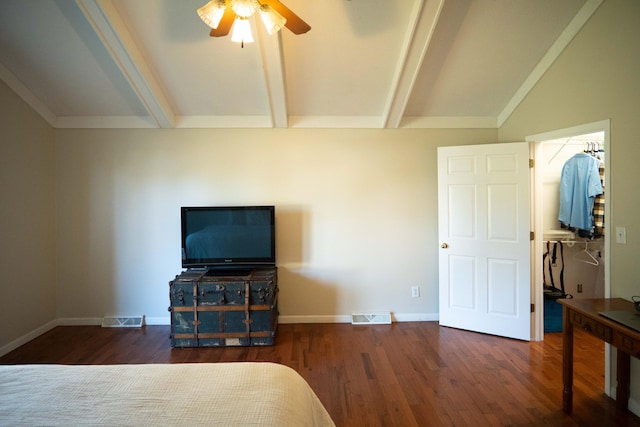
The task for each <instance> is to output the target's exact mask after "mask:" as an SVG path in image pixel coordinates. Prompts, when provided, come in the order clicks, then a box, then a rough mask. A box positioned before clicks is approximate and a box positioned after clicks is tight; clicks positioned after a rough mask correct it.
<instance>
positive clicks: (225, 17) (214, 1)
mask: <svg viewBox="0 0 640 427" xmlns="http://www.w3.org/2000/svg"><path fill="white" fill-rule="evenodd" d="M256 11H257V12H258V13H259V14H260V17H261V18H262V22H263V24H264V26H265V28H266V29H267V32H268V33H269V34H274V33H276V32H278V31H279V30H280V29H281V28H282V27H283V26H284V27H287V28H288V29H289V30H290V31H291V32H292V33H294V34H304V33H306V32H307V31H309V30H310V29H311V27H310V26H309V24H307V23H306V22H304V21H303V20H302V19H301V18H300V17H299V16H298V15H296V14H295V13H293V12H292V11H291V10H290V9H289V8H288V7H286V6H285V5H283V4H282V3H280V2H279V1H278V0H211V1H209V2H208V3H207V4H206V5H204V6H202V7H201V8H199V9H198V16H200V18H201V19H202V20H203V21H204V23H205V24H207V25H208V26H210V27H211V28H212V29H211V32H210V33H209V35H210V36H211V37H222V36H226V35H227V34H229V31H231V27H232V26H233V33H232V34H231V40H232V41H235V42H240V43H242V46H243V47H244V43H245V42H247V43H248V42H252V41H253V36H252V35H251V26H250V24H249V20H248V19H249V17H250V16H251V15H253V14H254V12H256Z"/></svg>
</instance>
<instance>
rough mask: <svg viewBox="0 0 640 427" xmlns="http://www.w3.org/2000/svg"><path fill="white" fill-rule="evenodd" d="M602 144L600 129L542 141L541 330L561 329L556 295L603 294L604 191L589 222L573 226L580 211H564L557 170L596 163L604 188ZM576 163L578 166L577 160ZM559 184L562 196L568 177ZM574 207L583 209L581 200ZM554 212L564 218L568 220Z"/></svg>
mask: <svg viewBox="0 0 640 427" xmlns="http://www.w3.org/2000/svg"><path fill="white" fill-rule="evenodd" d="M604 148H605V147H604V132H598V133H590V134H585V135H579V136H572V137H567V138H562V139H557V140H551V141H544V142H543V143H542V159H541V162H542V163H543V164H542V167H543V188H542V190H543V191H542V193H543V196H542V197H543V199H542V205H543V209H542V210H543V230H544V232H543V234H544V235H543V260H544V261H543V269H544V271H543V282H544V288H545V298H544V299H545V322H544V324H545V332H559V331H561V330H562V316H561V308H560V306H559V304H557V303H556V302H555V299H556V298H558V297H563V296H566V297H568V298H603V297H604V293H605V291H604V249H605V245H604V194H602V195H601V196H599V197H596V198H595V201H594V205H595V206H596V209H595V213H596V214H595V217H594V219H595V222H594V223H593V224H594V227H593V228H590V229H589V230H585V228H589V227H587V226H586V225H585V226H583V225H581V227H583V228H581V227H575V226H574V224H575V223H581V222H580V221H581V220H582V219H583V218H581V216H584V215H583V212H582V211H580V214H579V215H577V216H576V214H575V212H574V214H573V216H571V217H569V216H568V213H567V203H568V202H567V200H566V198H564V199H563V200H564V201H563V202H561V196H562V195H561V175H562V171H563V167H565V165H567V169H568V170H569V168H575V169H578V168H579V169H580V173H587V172H586V171H585V170H583V169H585V167H584V166H585V164H588V165H589V167H591V166H592V163H593V164H595V165H596V171H597V172H596V173H597V174H598V176H599V178H600V181H599V183H600V184H602V190H603V192H605V191H606V180H605V179H604V156H605V150H604ZM578 161H579V162H578ZM585 161H586V163H585ZM578 163H580V164H579V167H577V166H576V164H578ZM537 164H539V163H537ZM562 185H563V186H564V187H563V188H564V190H563V194H564V195H565V196H566V194H567V191H566V188H567V180H564V181H563V183H562ZM572 185H573V184H572ZM575 209H583V206H578V207H575ZM592 212H593V211H592ZM559 217H562V218H563V220H564V221H566V222H567V223H569V224H568V226H567V224H563V223H562V222H561V221H560V220H559ZM576 217H577V218H576ZM571 223H574V224H571ZM562 290H564V292H562ZM563 294H564V295H563Z"/></svg>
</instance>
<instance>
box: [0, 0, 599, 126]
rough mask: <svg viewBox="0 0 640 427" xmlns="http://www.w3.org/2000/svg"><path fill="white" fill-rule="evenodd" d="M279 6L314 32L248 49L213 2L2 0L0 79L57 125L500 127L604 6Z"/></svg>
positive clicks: (508, 0) (516, 0)
mask: <svg viewBox="0 0 640 427" xmlns="http://www.w3.org/2000/svg"><path fill="white" fill-rule="evenodd" d="M281 1H282V3H283V4H285V5H286V6H287V7H288V8H289V9H291V10H292V11H294V12H295V13H296V14H297V15H298V16H300V17H301V18H302V19H304V20H305V21H306V22H307V23H308V24H309V25H310V26H311V31H309V32H308V33H306V34H302V35H294V34H292V33H291V32H290V31H288V30H287V29H283V30H282V31H280V32H279V33H277V34H276V35H268V34H267V33H266V32H265V31H264V29H263V27H262V25H261V22H253V21H252V28H253V34H254V37H255V42H254V43H246V44H245V45H244V48H242V47H240V45H239V44H237V43H234V42H232V41H231V39H230V36H227V37H220V38H212V37H209V30H210V28H209V27H207V26H206V25H205V24H204V23H203V22H202V21H201V20H200V18H199V17H198V15H197V14H196V9H198V8H199V7H200V6H202V5H204V4H205V3H206V2H207V0H76V1H73V0H39V1H25V0H2V1H1V2H0V78H1V79H2V80H3V81H4V82H5V83H6V84H7V85H8V86H9V87H11V88H12V89H13V90H14V91H15V92H16V93H18V95H20V96H21V97H22V98H23V99H24V100H25V101H26V102H27V103H28V104H29V105H31V106H32V107H33V108H34V110H36V111H37V112H38V113H39V114H41V115H42V116H43V117H44V118H45V119H46V120H47V121H48V122H49V123H50V124H51V125H52V126H53V127H57V128H111V127H118V128H136V127H140V128H272V127H275V128H287V127H290V128H399V127H419V128H426V127H469V128H496V127H499V126H500V125H501V124H502V123H503V122H504V121H505V120H506V119H507V118H508V117H509V115H510V114H511V112H512V111H513V110H514V109H515V107H517V105H518V103H519V102H520V101H521V100H522V99H523V97H524V96H526V94H527V92H528V91H529V90H530V89H531V88H532V87H533V86H534V85H535V83H536V82H537V81H538V79H539V78H540V77H541V76H542V75H543V74H544V72H545V71H546V70H547V69H548V67H549V66H550V65H551V64H552V63H553V61H554V60H555V59H556V58H557V56H558V55H559V54H560V53H561V52H562V50H563V49H564V47H565V46H566V45H567V44H568V43H569V42H570V41H571V39H572V38H573V36H574V35H575V34H576V33H577V32H578V31H579V30H580V28H581V27H582V25H584V23H585V22H586V21H587V20H588V19H589V17H590V16H591V14H592V13H593V12H594V11H595V9H596V8H597V7H598V5H599V4H600V3H601V1H602V0H561V1H558V0H386V1H385V0H314V1H312V0H281Z"/></svg>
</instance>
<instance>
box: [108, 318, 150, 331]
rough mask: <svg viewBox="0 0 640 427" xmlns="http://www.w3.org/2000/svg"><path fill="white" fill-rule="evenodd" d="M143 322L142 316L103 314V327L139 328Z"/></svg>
mask: <svg viewBox="0 0 640 427" xmlns="http://www.w3.org/2000/svg"><path fill="white" fill-rule="evenodd" d="M143 324H144V316H105V317H104V318H103V319H102V327H103V328H140V327H142V325H143Z"/></svg>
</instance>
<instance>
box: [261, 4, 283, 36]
mask: <svg viewBox="0 0 640 427" xmlns="http://www.w3.org/2000/svg"><path fill="white" fill-rule="evenodd" d="M260 18H262V23H263V24H264V26H265V28H266V29H267V33H269V34H274V33H277V32H278V31H280V29H281V28H282V27H284V24H285V23H286V22H287V19H286V18H285V17H284V16H282V15H280V14H279V13H278V12H276V11H275V10H274V9H273V8H272V7H271V6H269V5H267V4H263V5H260Z"/></svg>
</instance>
